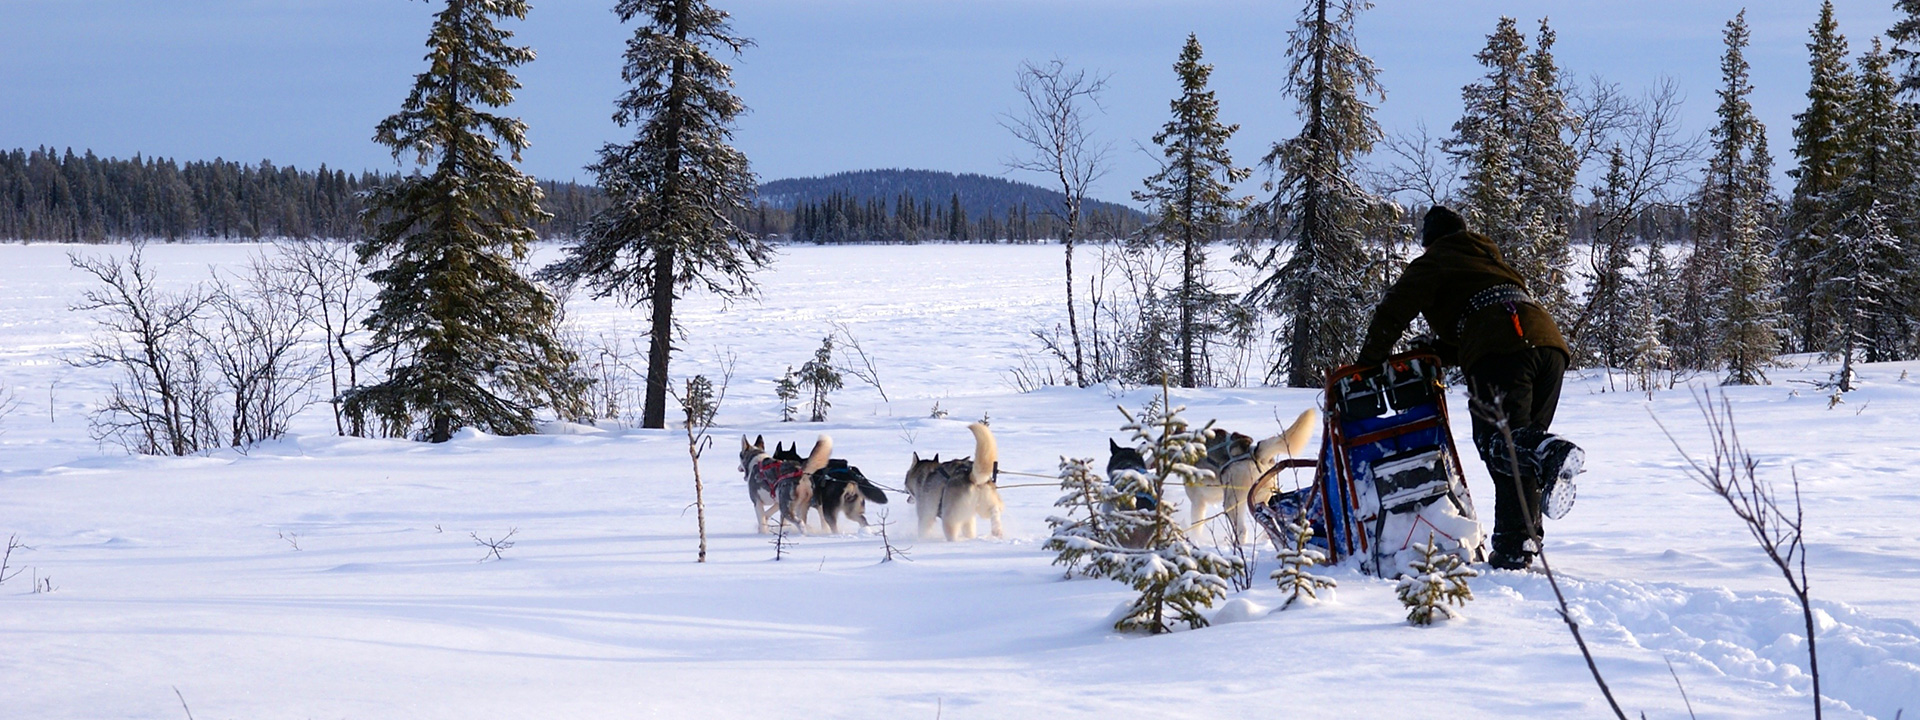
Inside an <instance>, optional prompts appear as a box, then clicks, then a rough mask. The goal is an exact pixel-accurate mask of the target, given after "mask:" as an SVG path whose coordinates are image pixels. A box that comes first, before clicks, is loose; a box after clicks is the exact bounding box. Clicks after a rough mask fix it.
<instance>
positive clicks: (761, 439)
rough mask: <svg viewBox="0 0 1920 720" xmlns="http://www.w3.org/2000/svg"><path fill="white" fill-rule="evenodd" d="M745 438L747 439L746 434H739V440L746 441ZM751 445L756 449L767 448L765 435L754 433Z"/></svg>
mask: <svg viewBox="0 0 1920 720" xmlns="http://www.w3.org/2000/svg"><path fill="white" fill-rule="evenodd" d="M746 440H747V436H745V435H741V436H740V441H741V442H746ZM753 446H754V447H755V448H757V449H760V450H765V449H767V436H765V435H755V436H753Z"/></svg>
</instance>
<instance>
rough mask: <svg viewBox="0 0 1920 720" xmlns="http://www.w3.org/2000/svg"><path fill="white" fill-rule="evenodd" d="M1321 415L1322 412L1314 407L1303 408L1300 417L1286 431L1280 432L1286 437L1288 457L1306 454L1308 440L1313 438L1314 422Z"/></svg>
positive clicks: (1281, 435)
mask: <svg viewBox="0 0 1920 720" xmlns="http://www.w3.org/2000/svg"><path fill="white" fill-rule="evenodd" d="M1319 417H1320V413H1317V412H1314V409H1313V408H1307V409H1305V410H1302V411H1300V417H1298V418H1295V419H1294V421H1293V424H1292V425H1289V426H1287V430H1286V432H1283V433H1280V437H1282V438H1285V439H1286V443H1287V457H1296V458H1297V457H1301V456H1303V455H1305V454H1306V452H1307V441H1308V440H1312V439H1313V423H1314V421H1315V420H1317V419H1319Z"/></svg>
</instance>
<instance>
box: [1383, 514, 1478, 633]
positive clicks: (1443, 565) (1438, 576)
mask: <svg viewBox="0 0 1920 720" xmlns="http://www.w3.org/2000/svg"><path fill="white" fill-rule="evenodd" d="M1413 550H1414V552H1418V553H1420V559H1418V560H1415V561H1413V562H1411V563H1408V566H1407V567H1408V569H1409V570H1412V571H1413V572H1411V573H1409V574H1407V575H1405V576H1403V577H1401V578H1400V585H1399V587H1398V588H1397V590H1398V591H1399V594H1400V604H1402V605H1405V606H1407V622H1410V623H1413V624H1415V625H1423V626H1424V625H1432V624H1433V623H1434V621H1435V620H1447V619H1451V618H1456V617H1459V616H1460V614H1459V612H1458V611H1456V610H1454V606H1456V605H1465V604H1467V601H1469V600H1472V599H1473V590H1472V588H1469V587H1467V578H1471V577H1479V575H1480V572H1479V571H1478V570H1474V569H1473V568H1470V567H1467V566H1466V564H1465V563H1462V562H1460V556H1459V555H1456V554H1454V553H1453V552H1452V551H1449V550H1446V549H1444V548H1441V547H1440V544H1439V543H1437V542H1434V539H1433V536H1432V535H1431V534H1429V535H1428V536H1427V541H1426V542H1424V543H1420V544H1417V545H1414V546H1413Z"/></svg>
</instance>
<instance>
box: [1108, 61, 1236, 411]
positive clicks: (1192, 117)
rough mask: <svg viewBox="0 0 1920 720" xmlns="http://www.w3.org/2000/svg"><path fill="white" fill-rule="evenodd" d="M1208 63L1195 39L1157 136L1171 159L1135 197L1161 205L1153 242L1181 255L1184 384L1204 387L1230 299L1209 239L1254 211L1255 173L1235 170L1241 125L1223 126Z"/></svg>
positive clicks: (1178, 297) (1177, 66) (1177, 297)
mask: <svg viewBox="0 0 1920 720" xmlns="http://www.w3.org/2000/svg"><path fill="white" fill-rule="evenodd" d="M1200 58H1201V51H1200V38H1199V37H1197V36H1195V35H1191V34H1190V35H1188V36H1187V44H1186V47H1185V48H1183V49H1182V50H1181V51H1180V60H1179V62H1176V63H1174V66H1173V70H1174V72H1175V73H1176V74H1178V75H1179V76H1180V97H1179V98H1178V99H1175V100H1174V101H1173V102H1172V103H1171V105H1172V110H1173V119H1171V120H1168V121H1167V124H1166V125H1164V126H1162V127H1161V129H1160V132H1159V133H1158V134H1155V135H1154V136H1153V143H1154V144H1155V145H1158V146H1160V151H1161V154H1162V156H1163V158H1164V159H1163V160H1162V161H1161V165H1160V171H1159V172H1157V173H1154V174H1153V175H1152V176H1151V177H1148V178H1147V179H1146V186H1147V189H1146V190H1144V191H1136V192H1134V194H1133V197H1134V199H1135V200H1137V201H1139V202H1143V203H1149V204H1151V205H1152V206H1153V208H1154V213H1155V215H1156V218H1155V220H1154V223H1153V225H1152V226H1150V227H1148V228H1147V229H1146V233H1147V236H1148V238H1150V239H1152V240H1155V241H1158V242H1161V243H1165V244H1168V245H1172V246H1174V247H1176V248H1178V249H1179V250H1180V286H1179V287H1178V288H1175V289H1174V302H1175V304H1176V307H1177V308H1178V310H1179V313H1180V319H1179V325H1178V327H1177V328H1176V333H1177V335H1178V342H1179V352H1180V364H1179V370H1180V386H1181V387H1195V386H1196V385H1198V383H1199V382H1200V379H1201V378H1200V375H1201V373H1202V372H1203V370H1204V368H1203V367H1202V365H1201V364H1202V363H1203V362H1205V358H1204V357H1202V356H1201V354H1200V353H1201V352H1202V351H1203V347H1202V344H1204V343H1205V341H1206V339H1207V337H1208V336H1210V335H1211V334H1213V333H1215V332H1218V331H1219V330H1220V329H1221V328H1220V323H1219V322H1218V320H1219V319H1220V317H1221V316H1222V315H1223V312H1222V310H1223V308H1224V307H1225V306H1226V305H1227V304H1228V303H1229V300H1230V299H1229V298H1227V297H1226V296H1225V295H1223V294H1222V293H1220V291H1219V290H1217V289H1215V288H1214V287H1213V284H1212V283H1210V282H1209V281H1208V279H1207V276H1206V272H1207V269H1206V263H1207V255H1206V250H1207V241H1208V240H1211V239H1212V238H1213V236H1214V235H1215V234H1216V233H1217V232H1218V231H1219V230H1220V228H1221V227H1222V226H1225V225H1226V224H1228V223H1231V222H1233V221H1234V220H1235V215H1236V213H1238V212H1239V211H1240V210H1243V209H1245V208H1246V206H1247V200H1246V199H1244V198H1237V197H1234V196H1233V184H1234V183H1237V182H1240V181H1242V180H1245V179H1247V175H1248V174H1249V173H1250V172H1251V171H1250V170H1248V169H1246V168H1241V167H1235V166H1234V164H1233V155H1232V153H1230V152H1228V151H1227V140H1228V139H1230V138H1232V137H1233V133H1234V132H1235V131H1237V130H1239V129H1240V126H1239V125H1223V124H1221V122H1220V102H1219V101H1218V100H1216V99H1215V98H1214V96H1213V91H1212V90H1208V89H1207V78H1208V76H1209V75H1211V74H1212V73H1213V66H1212V65H1207V64H1204V63H1202V62H1200Z"/></svg>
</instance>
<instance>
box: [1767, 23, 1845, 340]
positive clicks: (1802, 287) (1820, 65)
mask: <svg viewBox="0 0 1920 720" xmlns="http://www.w3.org/2000/svg"><path fill="white" fill-rule="evenodd" d="M1809 34H1810V35H1812V36H1813V40H1812V42H1809V43H1807V51H1808V52H1809V53H1810V54H1811V56H1812V57H1811V60H1810V61H1809V69H1810V70H1811V72H1812V77H1813V79H1812V81H1811V82H1810V83H1809V84H1808V86H1807V109H1806V111H1805V112H1802V113H1800V114H1798V115H1795V116H1793V119H1794V122H1795V123H1796V125H1795V126H1794V128H1793V140H1794V145H1793V155H1794V157H1795V158H1798V160H1799V166H1798V167H1796V168H1794V169H1792V170H1789V171H1787V174H1788V175H1789V176H1792V177H1793V178H1794V185H1793V197H1792V199H1791V200H1790V201H1789V202H1788V205H1787V217H1786V222H1785V228H1784V230H1783V232H1782V233H1781V237H1780V248H1779V252H1778V254H1779V257H1780V262H1781V263H1782V264H1784V265H1785V267H1784V268H1783V269H1784V270H1785V273H1784V274H1785V282H1784V284H1783V287H1782V290H1783V302H1784V307H1783V309H1784V310H1785V312H1786V313H1787V315H1788V316H1789V317H1791V318H1793V320H1794V322H1793V328H1794V330H1795V339H1796V341H1797V342H1796V345H1797V346H1798V348H1799V349H1800V350H1803V351H1807V350H1814V349H1819V348H1822V347H1824V346H1825V345H1826V336H1827V335H1828V334H1829V331H1830V329H1831V325H1832V323H1831V322H1830V320H1831V319H1832V317H1831V314H1830V311H1829V309H1828V308H1827V307H1826V306H1824V305H1822V304H1821V303H1820V302H1819V301H1818V297H1817V295H1818V294H1819V293H1818V291H1817V288H1818V286H1819V285H1820V284H1821V282H1822V276H1823V275H1824V273H1825V269H1824V268H1825V267H1826V266H1823V265H1821V264H1818V263H1815V262H1814V261H1813V259H1814V258H1815V257H1817V256H1819V255H1821V254H1822V253H1823V252H1825V249H1826V246H1827V245H1828V243H1829V242H1830V241H1831V239H1832V236H1833V232H1834V227H1833V226H1834V222H1833V221H1834V220H1835V219H1836V218H1837V217H1839V214H1837V213H1834V212H1832V211H1831V210H1829V208H1828V203H1829V202H1832V200H1833V193H1834V191H1835V190H1837V189H1838V188H1839V185H1840V181H1841V180H1842V179H1843V178H1845V177H1846V176H1847V175H1848V172H1849V171H1848V169H1847V168H1846V167H1845V166H1844V165H1843V162H1842V161H1843V158H1842V153H1843V151H1844V148H1845V147H1846V143H1847V140H1846V137H1845V132H1846V128H1847V125H1848V123H1849V122H1850V120H1849V118H1848V113H1849V111H1850V109H1851V107H1852V105H1853V103H1854V93H1855V81H1854V77H1853V73H1852V71H1851V70H1850V69H1849V68H1848V67H1847V39H1846V37H1845V36H1844V35H1841V34H1840V29H1839V23H1837V22H1835V20H1834V17H1833V2H1832V0H1828V1H1827V2H1823V3H1821V6H1820V18H1819V20H1818V21H1817V22H1815V23H1814V26H1813V29H1812V30H1810V31H1809Z"/></svg>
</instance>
